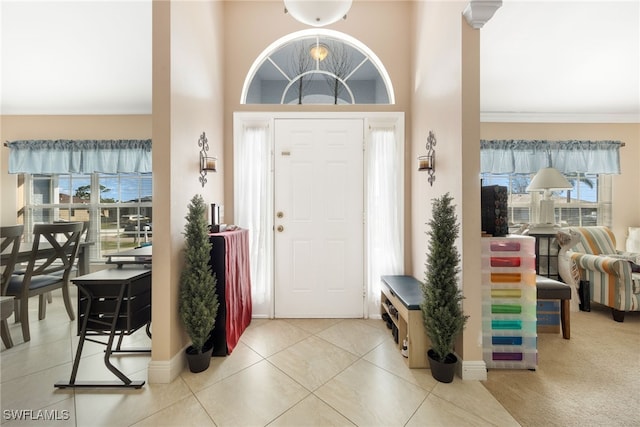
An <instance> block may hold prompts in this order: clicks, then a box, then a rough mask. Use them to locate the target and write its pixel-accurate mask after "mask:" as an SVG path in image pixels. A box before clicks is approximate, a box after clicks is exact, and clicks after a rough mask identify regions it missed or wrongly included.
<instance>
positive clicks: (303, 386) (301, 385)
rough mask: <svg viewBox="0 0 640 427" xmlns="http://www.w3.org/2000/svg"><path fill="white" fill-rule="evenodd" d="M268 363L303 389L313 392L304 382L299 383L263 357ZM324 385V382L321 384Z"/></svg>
mask: <svg viewBox="0 0 640 427" xmlns="http://www.w3.org/2000/svg"><path fill="white" fill-rule="evenodd" d="M264 360H265V361H266V362H267V363H268V364H269V365H271V366H272V367H273V368H275V369H277V370H278V372H281V373H282V374H284V375H285V376H286V377H287V378H289V379H290V380H291V381H293V382H295V383H296V384H298V385H299V386H300V387H302V388H303V389H305V390H306V391H307V393H313V390H309V388H308V387H307V386H305V385H304V384H301V383H300V382H299V381H298V380H296V379H295V378H293V377H292V376H291V375H289V374H288V373H286V372H285V371H283V370H282V369H280V368H279V367H278V366H276V365H275V364H274V363H273V362H272V361H270V360H269V359H264ZM322 385H324V384H322ZM322 385H320V386H318V387H317V388H320V387H322Z"/></svg>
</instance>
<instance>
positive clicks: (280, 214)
mask: <svg viewBox="0 0 640 427" xmlns="http://www.w3.org/2000/svg"><path fill="white" fill-rule="evenodd" d="M276 216H277V217H278V218H282V217H283V216H284V213H283V212H282V211H280V212H278V213H277V214H276Z"/></svg>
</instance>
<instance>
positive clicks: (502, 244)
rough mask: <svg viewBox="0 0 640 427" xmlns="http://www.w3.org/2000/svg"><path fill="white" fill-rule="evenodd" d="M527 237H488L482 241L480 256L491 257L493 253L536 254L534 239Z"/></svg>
mask: <svg viewBox="0 0 640 427" xmlns="http://www.w3.org/2000/svg"><path fill="white" fill-rule="evenodd" d="M528 239H529V236H518V237H514V236H507V237H489V238H484V239H482V254H483V255H487V256H491V255H493V253H494V252H511V253H520V254H522V255H534V256H535V253H536V239H534V238H533V237H531V238H530V239H531V240H528Z"/></svg>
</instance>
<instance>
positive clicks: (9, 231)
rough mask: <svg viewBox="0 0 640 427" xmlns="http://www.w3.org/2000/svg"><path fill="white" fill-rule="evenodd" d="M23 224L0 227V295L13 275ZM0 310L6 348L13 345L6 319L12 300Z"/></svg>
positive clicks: (3, 293)
mask: <svg viewBox="0 0 640 427" xmlns="http://www.w3.org/2000/svg"><path fill="white" fill-rule="evenodd" d="M23 231H24V225H10V226H4V227H0V252H1V253H2V254H3V255H5V258H3V259H2V276H0V295H1V296H6V292H7V285H8V284H9V279H10V278H11V276H12V275H13V270H14V268H15V265H16V260H17V258H18V251H19V250H20V241H21V240H22V232H23ZM1 311H2V312H1V313H0V314H1V316H0V318H1V320H0V336H1V337H2V342H3V343H4V346H5V347H6V348H11V347H13V340H12V339H11V334H10V333H9V324H8V323H7V319H8V318H9V316H11V313H12V312H13V302H11V304H5V303H4V302H3V304H2V310H1Z"/></svg>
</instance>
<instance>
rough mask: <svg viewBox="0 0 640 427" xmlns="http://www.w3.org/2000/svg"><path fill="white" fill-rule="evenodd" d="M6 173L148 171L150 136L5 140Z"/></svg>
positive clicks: (149, 164)
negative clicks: (137, 137) (135, 137)
mask: <svg viewBox="0 0 640 427" xmlns="http://www.w3.org/2000/svg"><path fill="white" fill-rule="evenodd" d="M6 146H7V147H9V150H10V152H9V173H94V172H99V173H136V172H138V173H146V172H151V140H150V139H118V140H66V139H56V140H25V141H12V142H7V144H6Z"/></svg>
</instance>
